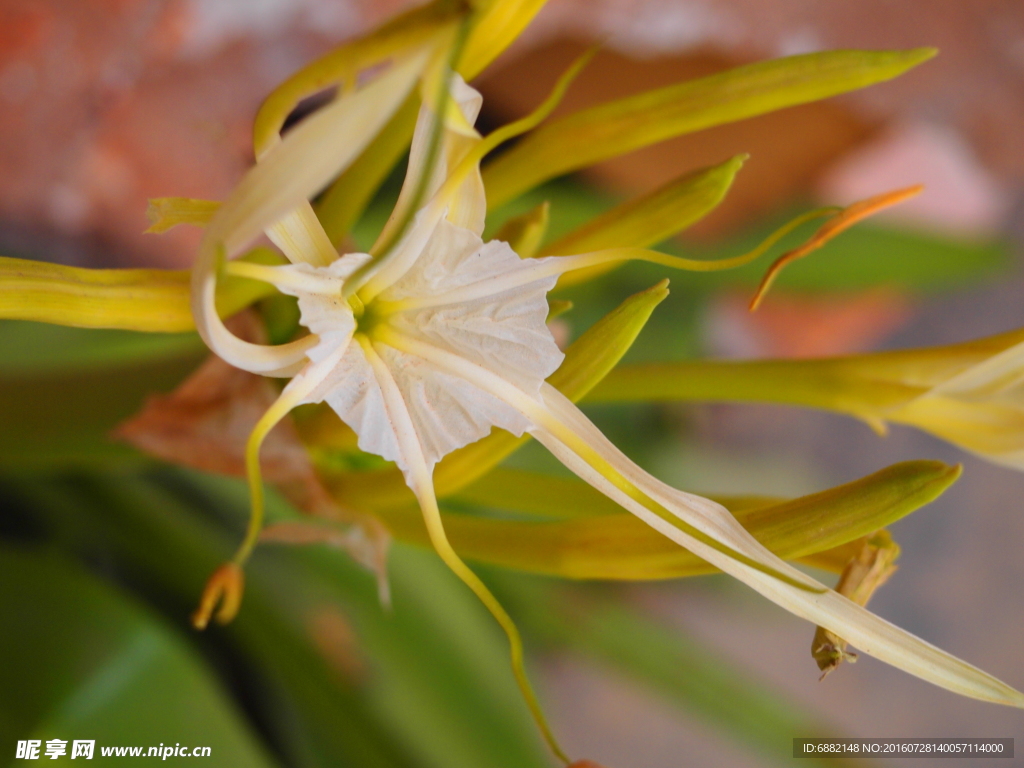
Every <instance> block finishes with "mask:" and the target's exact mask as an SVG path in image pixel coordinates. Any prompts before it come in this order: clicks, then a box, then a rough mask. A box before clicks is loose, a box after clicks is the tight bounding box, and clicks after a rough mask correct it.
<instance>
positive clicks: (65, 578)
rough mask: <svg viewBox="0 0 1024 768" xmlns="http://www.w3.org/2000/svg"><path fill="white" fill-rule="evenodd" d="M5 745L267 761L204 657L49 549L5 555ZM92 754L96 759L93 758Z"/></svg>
mask: <svg viewBox="0 0 1024 768" xmlns="http://www.w3.org/2000/svg"><path fill="white" fill-rule="evenodd" d="M0 606H2V608H0V610H2V611H3V615H4V624H5V629H4V632H3V633H0V657H2V658H3V659H4V660H5V662H4V664H3V665H0V699H2V700H3V701H5V702H8V703H11V704H13V703H14V702H17V706H8V707H5V715H6V716H5V717H3V718H0V737H2V738H0V744H3V745H4V747H3V748H4V749H5V750H11V751H7V752H6V754H7V755H8V756H10V755H13V754H14V752H13V748H14V742H15V741H16V740H19V739H32V738H34V739H40V740H42V741H44V743H45V740H47V739H62V740H66V741H68V745H67V753H68V756H69V757H68V758H65V759H70V754H71V746H72V744H71V742H73V740H74V739H89V740H95V741H96V746H95V752H94V755H95V758H100V749H101V747H104V746H128V745H132V746H144V747H145V748H146V749H148V748H149V747H151V746H153V747H155V746H157V745H160V744H164V745H170V746H173V745H175V744H184V745H188V746H189V747H195V746H204V747H209V748H210V750H211V753H210V757H211V758H213V762H215V763H216V764H217V765H223V766H246V768H249V767H250V766H253V767H255V768H261V767H264V766H270V765H272V764H273V763H272V761H271V760H270V759H269V757H268V755H267V752H266V750H265V749H264V748H263V746H262V745H261V744H260V743H259V742H258V741H257V739H256V738H255V736H254V734H253V733H252V731H251V730H250V728H249V726H248V725H247V723H246V722H245V720H244V719H243V717H242V716H241V714H240V713H239V711H238V710H237V709H236V707H235V706H234V705H233V704H232V702H231V701H230V700H229V699H228V698H227V697H226V696H225V694H224V693H223V692H222V690H221V689H220V686H219V685H218V684H217V682H216V680H215V679H214V678H213V677H212V676H211V674H210V672H209V671H208V670H207V669H206V667H205V665H204V664H203V663H202V662H201V660H200V659H199V658H198V657H197V656H196V655H195V654H194V653H193V652H192V651H191V650H190V649H189V648H188V647H187V646H186V645H185V643H183V642H182V640H181V639H180V638H179V637H177V636H176V634H175V633H174V632H173V631H172V630H170V629H169V628H168V627H166V626H164V625H163V624H162V623H160V622H158V621H157V620H155V619H154V618H153V617H152V616H150V615H149V614H148V613H147V612H146V611H144V610H143V609H142V608H140V607H139V606H137V605H136V604H135V603H134V602H133V601H131V600H129V599H128V598H127V597H126V596H125V595H123V594H120V593H119V592H117V591H115V590H114V589H112V588H111V587H109V586H108V585H105V584H103V583H102V582H99V581H98V580H96V579H95V578H93V577H92V576H90V575H89V574H88V573H87V572H85V571H83V570H82V569H81V568H79V567H76V566H75V565H73V564H72V563H70V562H68V561H67V560H65V559H64V558H62V557H59V556H57V555H55V554H53V553H49V554H46V553H42V552H38V551H33V550H18V549H14V548H11V547H9V546H6V545H5V546H3V547H2V552H0ZM95 758H94V759H95Z"/></svg>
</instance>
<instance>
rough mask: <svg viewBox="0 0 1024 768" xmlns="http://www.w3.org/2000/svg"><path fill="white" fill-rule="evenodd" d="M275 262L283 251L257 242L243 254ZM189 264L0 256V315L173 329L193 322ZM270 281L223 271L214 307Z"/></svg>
mask: <svg viewBox="0 0 1024 768" xmlns="http://www.w3.org/2000/svg"><path fill="white" fill-rule="evenodd" d="M243 258H245V259H246V260H247V261H253V262H256V263H259V264H278V263H281V257H280V256H279V255H278V254H277V253H275V252H274V251H271V250H270V249H268V248H255V249H253V250H252V251H251V252H250V253H249V254H247V255H246V256H245V257H243ZM189 280H190V276H189V272H188V270H159V269H82V268H79V267H66V266H63V265H61V264H51V263H48V262H42V261H29V260H27V259H11V258H7V257H4V256H0V318H4V319H9V320H34V321H36V322H41V323H54V324H56V325H71V326H77V327H79V328H119V329H123V330H129V331H148V332H154V333H177V332H179V331H188V330H192V329H193V328H195V323H194V322H193V319H192V310H191V307H190V306H189V292H190V287H189ZM273 291H274V288H273V286H271V285H269V284H267V283H260V282H257V281H255V280H248V279H246V278H240V277H226V278H225V279H224V280H221V281H220V283H219V284H218V286H217V311H218V313H219V314H220V315H221V316H222V317H228V316H230V315H233V314H235V313H236V312H238V311H239V310H241V309H243V308H244V307H247V306H249V305H250V304H252V303H253V302H254V301H256V300H258V299H261V298H263V297H264V296H268V295H270V294H271V293H272V292H273Z"/></svg>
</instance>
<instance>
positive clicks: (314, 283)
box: [224, 261, 342, 296]
mask: <svg viewBox="0 0 1024 768" xmlns="http://www.w3.org/2000/svg"><path fill="white" fill-rule="evenodd" d="M224 272H225V274H228V275H235V276H237V277H247V278H249V279H250V280H259V281H260V282H263V283H270V284H271V285H273V286H275V287H277V288H282V287H284V288H290V289H291V290H293V291H303V292H305V293H315V294H319V295H322V296H338V295H339V294H340V293H341V284H342V280H341V279H340V278H337V277H324V276H323V275H316V274H310V273H309V272H300V271H299V270H297V269H289V268H288V267H272V266H268V265H266V264H253V263H251V262H248V261H229V262H227V263H226V264H225V265H224Z"/></svg>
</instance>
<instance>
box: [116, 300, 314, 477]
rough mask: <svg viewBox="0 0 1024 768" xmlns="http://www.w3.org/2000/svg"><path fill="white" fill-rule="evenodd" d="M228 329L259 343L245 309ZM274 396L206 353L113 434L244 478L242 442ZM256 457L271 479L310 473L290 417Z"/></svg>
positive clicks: (255, 322) (155, 452) (266, 384)
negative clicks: (169, 390)
mask: <svg viewBox="0 0 1024 768" xmlns="http://www.w3.org/2000/svg"><path fill="white" fill-rule="evenodd" d="M228 327H229V328H230V329H231V330H232V332H233V333H235V335H236V336H238V337H239V338H242V339H245V340H246V341H253V342H257V343H264V342H265V339H264V338H263V329H262V327H261V325H260V322H259V319H258V318H257V317H256V316H255V315H254V314H253V313H251V312H242V313H239V314H238V315H236V316H235V317H233V318H232V319H231V320H230V321H229V323H228ZM276 399H277V392H276V391H275V389H274V387H273V385H272V384H271V383H270V381H269V380H267V379H265V378H263V377H262V376H257V375H255V374H252V373H249V372H247V371H242V370H239V369H238V368H234V367H233V366H230V365H228V364H227V363H225V362H224V361H223V360H221V359H220V358H219V357H217V356H216V355H210V357H208V358H207V359H206V361H205V362H204V363H203V364H202V365H201V366H200V367H199V368H198V369H197V370H196V371H195V373H193V374H192V375H191V376H189V377H188V379H186V380H185V381H184V382H183V383H182V384H181V385H180V386H179V387H178V388H177V389H176V390H174V391H173V392H172V393H171V394H169V395H153V396H152V397H150V398H149V399H147V401H146V404H145V406H143V408H142V410H141V411H140V412H139V413H137V414H136V415H135V416H133V417H131V418H130V419H128V421H125V422H124V423H122V424H121V425H119V426H118V427H117V429H116V430H115V431H114V437H117V438H120V439H122V440H125V441H126V442H128V443H131V444H132V445H134V446H135V447H136V448H138V449H139V450H141V451H144V452H145V453H148V454H149V455H151V456H155V457H157V458H159V459H163V460H164V461H169V462H171V463H173V464H181V465H183V466H186V467H192V468H193V469H200V470H204V471H207V472H217V473H219V474H223V475H235V476H241V477H244V476H245V443H246V440H248V438H249V433H250V432H252V429H253V427H254V426H256V422H257V421H259V418H260V417H261V416H262V415H263V414H264V412H265V411H266V410H267V409H268V408H269V407H270V406H271V405H273V403H274V401H275V400H276ZM260 459H261V465H262V467H263V473H264V476H265V477H266V479H267V480H268V481H270V482H272V483H278V482H289V481H292V480H296V479H299V480H304V479H306V478H307V476H308V475H310V474H311V473H312V467H311V466H310V463H309V457H308V456H307V454H306V449H305V448H304V447H303V445H302V443H301V442H300V441H299V437H298V434H297V433H296V432H295V428H294V426H292V424H291V421H290V420H289V419H283V420H282V421H281V423H280V424H278V425H277V426H276V427H274V429H273V430H272V431H271V432H270V434H269V435H267V438H266V440H265V441H264V442H263V448H262V450H261V451H260Z"/></svg>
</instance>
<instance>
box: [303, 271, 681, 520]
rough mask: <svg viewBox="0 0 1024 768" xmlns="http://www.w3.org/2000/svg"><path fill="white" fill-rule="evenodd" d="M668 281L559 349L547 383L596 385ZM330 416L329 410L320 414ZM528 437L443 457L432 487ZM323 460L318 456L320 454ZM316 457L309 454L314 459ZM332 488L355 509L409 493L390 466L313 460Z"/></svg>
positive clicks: (447, 488) (442, 491)
mask: <svg viewBox="0 0 1024 768" xmlns="http://www.w3.org/2000/svg"><path fill="white" fill-rule="evenodd" d="M667 283H668V281H667V280H663V281H662V282H660V283H658V284H657V285H655V286H653V287H651V288H648V289H647V290H646V291H641V292H640V293H637V294H634V295H633V296H630V297H629V298H628V299H626V300H625V301H624V302H623V303H622V304H621V305H620V306H619V307H618V308H617V309H615V310H614V311H612V312H610V313H609V314H608V315H606V316H605V317H604V318H602V319H601V320H600V321H598V322H597V323H595V324H594V325H593V326H592V327H591V328H590V329H588V330H587V331H586V333H584V334H583V335H582V336H580V337H579V338H578V339H577V340H576V341H574V342H573V343H572V345H571V346H570V347H569V348H568V349H567V350H566V352H565V360H564V361H563V362H562V365H561V367H559V369H558V370H557V371H555V372H554V373H553V374H552V375H551V376H550V377H549V378H548V381H549V382H550V383H551V385H552V386H554V387H555V388H557V389H558V390H559V391H561V392H562V394H564V395H565V396H566V397H568V398H569V399H570V400H574V401H575V400H579V399H580V398H582V397H583V396H584V395H585V394H586V393H587V392H589V391H590V389H591V388H592V387H593V386H594V385H595V384H597V382H599V381H600V380H601V379H602V378H603V377H604V376H606V375H607V374H608V372H609V371H610V370H611V369H612V368H614V367H615V365H616V364H617V363H618V362H619V360H621V359H622V356H623V355H624V354H625V353H626V351H627V350H628V349H629V347H630V345H631V344H632V343H633V341H634V340H635V339H636V337H637V335H638V334H639V333H640V331H641V330H642V329H643V327H644V324H645V323H646V322H647V320H648V318H649V317H650V316H651V313H652V312H653V311H654V308H655V307H656V306H658V304H660V303H661V302H662V301H663V300H664V299H665V297H666V296H668V288H667V287H666V285H667ZM325 416H326V417H327V418H330V414H325ZM528 439H529V438H528V437H527V436H525V435H524V436H523V437H514V436H513V435H512V434H510V433H508V432H505V431H503V430H496V431H492V432H491V434H490V435H488V436H487V437H485V438H483V439H482V440H478V441H477V442H475V443H472V444H470V445H467V446H466V447H465V448H460V449H458V450H456V451H453V452H452V453H450V454H448V455H447V456H445V457H444V458H443V459H442V460H441V461H440V462H439V463H438V465H437V467H436V468H435V469H434V487H435V489H436V492H437V494H438V496H445V495H447V494H450V493H452V492H454V491H456V490H457V489H459V488H462V487H463V486H465V485H467V484H468V483H471V482H472V481H473V480H475V479H476V478H478V477H481V476H482V475H484V474H486V473H487V472H488V471H490V470H491V469H492V468H493V467H495V466H497V465H498V464H499V463H500V462H501V461H502V459H504V458H505V457H506V456H508V455H509V454H511V453H512V452H513V451H515V450H516V449H517V448H518V447H519V446H520V445H522V444H523V443H524V442H526V440H528ZM321 458H323V457H321ZM316 459H317V456H316V454H314V460H316ZM318 469H320V471H321V473H322V474H323V475H324V476H325V480H326V482H327V483H328V484H329V485H330V486H331V488H332V491H333V492H334V493H335V494H337V495H338V496H339V497H340V498H342V499H343V500H345V501H346V502H348V503H351V504H353V505H354V506H356V507H362V508H376V507H380V506H389V505H395V504H399V505H400V504H405V503H407V502H408V501H409V500H410V499H411V498H412V496H411V492H410V491H409V488H408V487H407V486H406V484H405V480H404V478H403V476H402V473H401V472H400V471H398V469H396V468H393V467H392V468H388V469H384V470H379V471H376V472H361V473H351V474H349V473H345V474H338V473H336V472H332V468H331V467H330V465H329V463H327V462H323V461H320V462H318Z"/></svg>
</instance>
